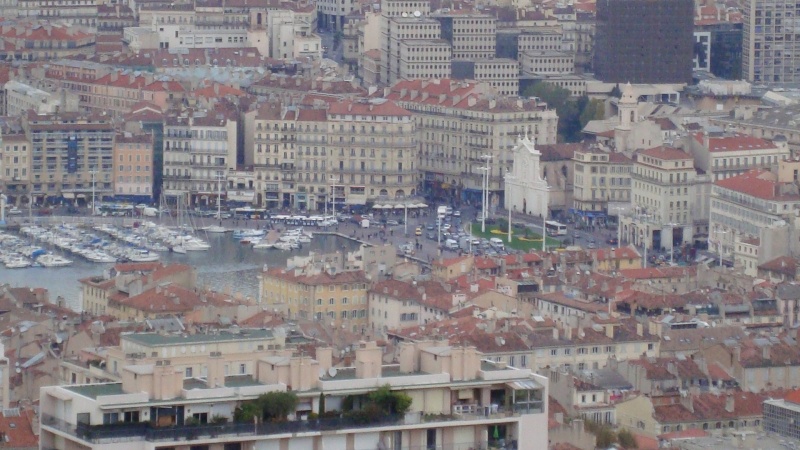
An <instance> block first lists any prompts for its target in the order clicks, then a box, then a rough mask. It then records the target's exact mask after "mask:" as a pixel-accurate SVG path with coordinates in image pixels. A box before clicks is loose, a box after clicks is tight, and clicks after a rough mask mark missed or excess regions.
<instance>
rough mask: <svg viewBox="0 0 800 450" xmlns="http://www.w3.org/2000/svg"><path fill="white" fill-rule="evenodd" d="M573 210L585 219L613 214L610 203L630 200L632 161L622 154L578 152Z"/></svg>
mask: <svg viewBox="0 0 800 450" xmlns="http://www.w3.org/2000/svg"><path fill="white" fill-rule="evenodd" d="M573 160H574V164H575V167H574V179H575V182H574V188H573V189H574V190H573V196H572V198H573V208H574V209H575V211H576V212H577V213H578V214H580V215H582V216H585V217H601V216H603V215H606V214H609V213H612V214H613V211H609V210H608V205H609V203H610V202H611V203H629V202H630V201H631V169H632V168H633V161H632V160H631V159H630V158H628V157H626V156H625V155H623V154H622V153H608V152H603V151H600V150H596V149H587V150H577V151H575V156H574V158H573Z"/></svg>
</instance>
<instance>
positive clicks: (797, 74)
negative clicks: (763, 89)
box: [742, 0, 800, 84]
mask: <svg viewBox="0 0 800 450" xmlns="http://www.w3.org/2000/svg"><path fill="white" fill-rule="evenodd" d="M796 9H797V4H796V3H795V2H790V1H788V0H779V1H766V0H747V1H745V2H743V5H742V10H743V13H744V16H743V18H742V23H743V24H744V32H743V42H742V75H743V76H744V77H745V78H746V79H747V80H748V81H751V82H754V83H759V84H760V83H766V84H791V83H797V82H798V81H800V40H798V39H800V37H798V36H797V34H796V33H795V34H791V33H792V31H790V30H792V25H791V23H792V20H793V19H792V17H794V16H795V15H796V13H797V12H796Z"/></svg>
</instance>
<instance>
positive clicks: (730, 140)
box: [694, 133, 777, 153]
mask: <svg viewBox="0 0 800 450" xmlns="http://www.w3.org/2000/svg"><path fill="white" fill-rule="evenodd" d="M694 138H695V140H696V141H697V142H699V143H701V144H703V141H704V138H705V136H704V135H703V133H695V134H694ZM774 148H777V147H776V146H775V144H773V143H772V142H770V141H768V140H766V139H761V138H757V137H755V136H749V135H746V134H739V133H733V134H731V135H730V136H724V137H709V138H708V151H710V152H712V153H713V152H727V151H739V150H765V149H774Z"/></svg>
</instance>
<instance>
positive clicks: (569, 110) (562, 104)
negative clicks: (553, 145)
mask: <svg viewBox="0 0 800 450" xmlns="http://www.w3.org/2000/svg"><path fill="white" fill-rule="evenodd" d="M524 95H526V96H528V97H539V98H540V99H542V101H545V102H547V105H548V107H550V109H555V110H556V114H558V140H559V141H560V142H578V141H580V140H581V138H582V135H581V132H582V130H583V127H584V125H585V122H583V119H584V118H586V119H588V120H591V119H589V118H593V117H597V114H598V111H600V109H599V107H598V106H597V102H596V101H594V100H592V101H590V100H589V97H587V96H585V95H584V96H581V97H579V98H577V99H575V98H572V97H571V92H570V91H569V89H564V88H562V87H559V86H556V85H555V84H551V83H545V82H539V83H536V84H534V85H533V86H531V87H529V88H528V89H526V90H525V94H524ZM601 104H602V102H601ZM586 110H590V112H588V113H585V111H586ZM584 113H585V114H584ZM599 117H602V115H600V116H599Z"/></svg>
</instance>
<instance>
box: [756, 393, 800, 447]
mask: <svg viewBox="0 0 800 450" xmlns="http://www.w3.org/2000/svg"><path fill="white" fill-rule="evenodd" d="M798 392H799V391H797V390H792V391H790V392H789V393H787V394H786V396H785V397H784V398H770V399H767V400H765V401H764V431H769V432H772V433H777V434H779V435H781V436H784V437H787V438H791V439H800V393H798Z"/></svg>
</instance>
